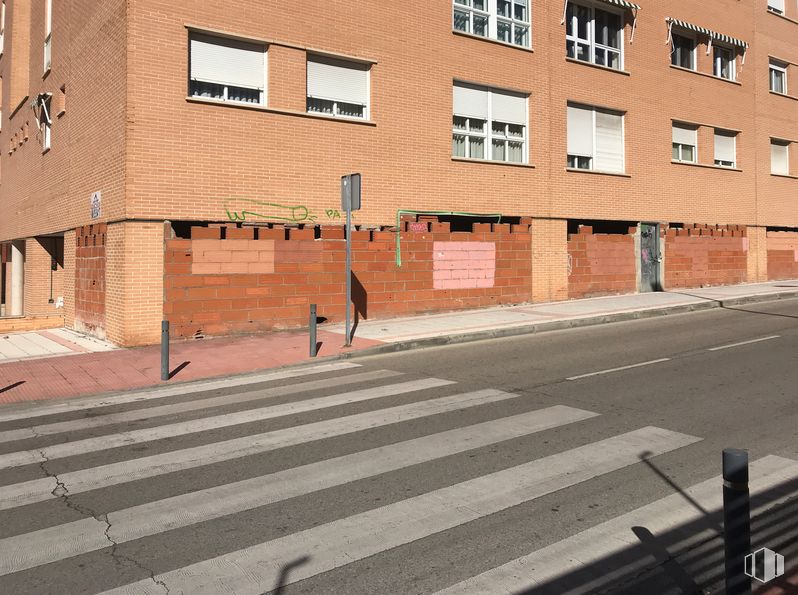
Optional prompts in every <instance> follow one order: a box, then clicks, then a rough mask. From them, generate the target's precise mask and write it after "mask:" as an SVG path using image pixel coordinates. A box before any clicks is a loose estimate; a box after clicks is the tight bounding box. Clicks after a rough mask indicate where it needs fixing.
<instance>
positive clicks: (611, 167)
mask: <svg viewBox="0 0 798 595" xmlns="http://www.w3.org/2000/svg"><path fill="white" fill-rule="evenodd" d="M567 163H568V167H569V168H571V169H588V170H594V171H603V172H612V173H623V171H624V142H623V114H621V113H618V112H611V111H606V110H600V109H596V108H592V107H582V106H575V105H569V106H568V161H567Z"/></svg>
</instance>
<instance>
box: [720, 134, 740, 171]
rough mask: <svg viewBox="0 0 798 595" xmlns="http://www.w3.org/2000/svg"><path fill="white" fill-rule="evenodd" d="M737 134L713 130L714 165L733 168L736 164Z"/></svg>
mask: <svg viewBox="0 0 798 595" xmlns="http://www.w3.org/2000/svg"><path fill="white" fill-rule="evenodd" d="M736 141H737V133H735V132H728V131H725V130H715V165H719V166H721V167H735V166H736V164H737V148H736V145H737V142H736Z"/></svg>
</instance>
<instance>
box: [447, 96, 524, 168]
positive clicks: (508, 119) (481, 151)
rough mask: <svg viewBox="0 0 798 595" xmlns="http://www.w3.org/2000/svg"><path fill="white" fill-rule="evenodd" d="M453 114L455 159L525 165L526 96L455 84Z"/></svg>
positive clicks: (453, 153)
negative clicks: (486, 160) (463, 158)
mask: <svg viewBox="0 0 798 595" xmlns="http://www.w3.org/2000/svg"><path fill="white" fill-rule="evenodd" d="M452 111H453V116H452V155H453V156H454V157H465V158H469V159H490V160H492V161H505V162H510V163H526V162H527V153H528V151H527V128H528V121H527V120H528V115H527V113H528V97H527V96H526V95H523V94H520V93H514V92H512V91H502V90H499V89H491V88H487V87H480V86H476V85H469V84H465V83H456V84H455V85H454V86H453V89H452Z"/></svg>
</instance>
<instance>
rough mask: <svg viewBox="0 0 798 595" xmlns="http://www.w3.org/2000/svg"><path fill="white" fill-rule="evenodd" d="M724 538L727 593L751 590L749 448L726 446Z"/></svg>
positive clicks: (733, 594)
mask: <svg viewBox="0 0 798 595" xmlns="http://www.w3.org/2000/svg"><path fill="white" fill-rule="evenodd" d="M723 538H724V549H725V565H726V595H738V594H742V593H750V592H751V579H750V578H749V577H748V576H746V574H745V557H746V556H747V555H748V554H749V553H750V551H751V501H750V497H749V493H748V452H747V451H745V450H739V449H737V448H725V449H723Z"/></svg>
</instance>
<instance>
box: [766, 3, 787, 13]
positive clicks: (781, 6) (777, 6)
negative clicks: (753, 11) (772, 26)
mask: <svg viewBox="0 0 798 595" xmlns="http://www.w3.org/2000/svg"><path fill="white" fill-rule="evenodd" d="M768 6H769V7H770V8H773V9H774V10H777V11H779V12H780V13H784V0H768Z"/></svg>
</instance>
